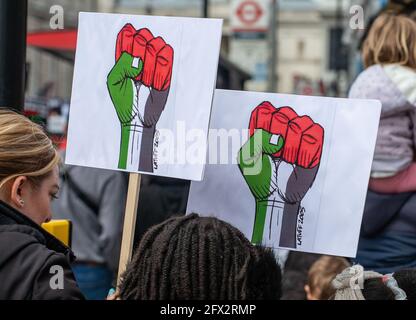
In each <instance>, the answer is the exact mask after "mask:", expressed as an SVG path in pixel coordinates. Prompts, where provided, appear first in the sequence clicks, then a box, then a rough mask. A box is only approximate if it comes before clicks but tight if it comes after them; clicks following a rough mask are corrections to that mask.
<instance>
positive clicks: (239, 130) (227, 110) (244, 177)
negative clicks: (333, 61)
mask: <svg viewBox="0 0 416 320" xmlns="http://www.w3.org/2000/svg"><path fill="white" fill-rule="evenodd" d="M380 111H381V103H380V102H379V101H376V100H352V99H339V98H326V97H312V96H296V95H286V94H269V93H255V92H239V91H226V90H216V92H215V96H214V103H213V110H212V117H211V126H210V127H211V129H210V130H211V131H210V135H209V149H208V159H207V160H208V163H207V166H206V169H205V175H204V180H203V181H202V182H192V184H191V190H190V194H189V200H188V208H187V212H188V213H190V212H196V213H199V214H201V215H209V216H216V217H218V218H220V219H223V220H225V221H227V222H229V223H231V224H232V225H234V226H236V227H237V228H239V229H240V230H241V231H242V232H243V233H244V234H245V235H246V236H247V238H249V239H250V240H251V241H252V242H253V243H256V244H263V245H266V246H270V247H274V248H288V249H291V250H298V251H305V252H314V253H322V254H331V255H339V256H347V257H354V256H355V255H356V250H357V244H358V238H359V232H360V226H361V221H362V214H363V210H364V202H365V197H366V192H367V186H368V181H369V176H370V169H371V163H372V159H373V153H374V148H375V143H376V136H377V130H378V124H379V119H380Z"/></svg>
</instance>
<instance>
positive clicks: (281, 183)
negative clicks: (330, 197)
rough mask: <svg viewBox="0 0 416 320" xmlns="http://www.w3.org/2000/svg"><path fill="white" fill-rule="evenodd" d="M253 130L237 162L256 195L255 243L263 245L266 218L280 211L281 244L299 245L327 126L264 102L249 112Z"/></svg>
mask: <svg viewBox="0 0 416 320" xmlns="http://www.w3.org/2000/svg"><path fill="white" fill-rule="evenodd" d="M249 132H250V138H249V140H248V141H247V142H246V143H245V144H244V145H243V146H242V147H241V149H240V151H239V154H238V162H239V167H240V170H241V172H242V174H243V176H244V179H245V180H246V182H247V184H248V186H249V188H250V191H251V192H252V194H253V196H254V197H255V199H256V215H255V221H254V229H253V235H252V242H253V243H256V244H260V243H262V241H263V236H264V230H265V227H266V223H270V222H269V221H271V218H270V220H268V221H266V216H271V215H273V213H277V212H279V210H282V212H283V217H282V226H281V232H280V239H279V246H281V247H287V248H296V244H297V242H296V229H297V221H298V214H299V209H300V206H301V201H302V199H303V198H304V196H305V195H306V193H307V191H308V190H309V189H310V187H311V186H312V184H313V182H314V180H315V177H316V174H317V172H318V168H319V164H320V160H321V155H322V146H323V142H324V129H323V128H322V127H321V126H320V125H319V124H317V123H315V122H314V121H313V120H312V119H311V118H310V117H308V116H299V115H298V114H297V113H296V112H295V111H294V110H293V109H292V108H290V107H281V108H278V109H277V108H275V107H274V106H273V105H272V104H271V103H270V102H263V103H261V104H260V105H259V106H257V107H256V108H255V109H254V110H253V112H252V113H251V118H250V124H249ZM267 227H268V229H269V230H270V228H271V226H267Z"/></svg>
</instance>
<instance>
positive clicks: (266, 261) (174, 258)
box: [119, 214, 281, 300]
mask: <svg viewBox="0 0 416 320" xmlns="http://www.w3.org/2000/svg"><path fill="white" fill-rule="evenodd" d="M280 296H281V270H280V267H279V265H278V264H277V262H276V258H275V256H274V254H273V252H272V251H271V250H270V249H266V248H263V247H260V246H254V245H252V244H251V243H250V242H249V241H248V240H247V238H246V237H245V236H244V235H243V234H242V233H241V232H240V231H239V230H237V229H236V228H234V227H233V226H231V225H230V224H228V223H226V222H224V221H221V220H219V219H217V218H212V217H199V216H198V215H197V214H190V215H187V216H182V217H174V218H170V219H168V220H166V221H165V222H163V223H161V224H159V225H156V226H154V227H152V228H151V229H149V230H148V231H147V232H146V233H145V234H144V236H143V238H142V239H141V241H140V243H139V245H138V248H137V251H136V252H135V254H134V256H133V259H132V261H131V262H130V263H129V264H128V265H127V269H126V271H125V273H124V274H123V276H122V281H121V284H120V286H119V297H120V299H123V300H124V299H126V300H127V299H135V300H147V299H152V300H159V299H178V300H188V299H195V300H198V299H221V300H222V299H232V300H240V299H279V298H280Z"/></svg>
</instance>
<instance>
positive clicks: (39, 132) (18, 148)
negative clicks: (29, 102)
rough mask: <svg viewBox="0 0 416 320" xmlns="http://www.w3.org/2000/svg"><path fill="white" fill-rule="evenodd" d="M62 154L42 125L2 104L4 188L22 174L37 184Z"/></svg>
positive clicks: (0, 135) (0, 142)
mask: <svg viewBox="0 0 416 320" xmlns="http://www.w3.org/2000/svg"><path fill="white" fill-rule="evenodd" d="M59 161H60V156H59V154H58V152H57V150H56V149H55V147H54V146H53V144H52V141H51V140H50V139H49V138H48V136H47V135H46V133H45V132H44V130H43V129H42V127H41V126H39V125H37V124H35V123H34V122H32V121H31V120H29V119H28V118H26V117H25V116H23V115H21V114H18V113H16V112H14V111H11V110H7V109H5V108H0V189H1V188H2V187H3V186H4V185H5V183H6V182H8V181H10V180H12V179H13V178H16V177H18V176H27V177H28V178H29V180H30V181H31V182H32V183H33V184H34V185H35V186H36V185H38V184H39V183H40V182H41V180H42V179H43V178H44V177H46V176H47V175H48V174H49V173H50V172H51V171H52V170H53V168H54V167H55V166H56V165H57V164H58V163H59Z"/></svg>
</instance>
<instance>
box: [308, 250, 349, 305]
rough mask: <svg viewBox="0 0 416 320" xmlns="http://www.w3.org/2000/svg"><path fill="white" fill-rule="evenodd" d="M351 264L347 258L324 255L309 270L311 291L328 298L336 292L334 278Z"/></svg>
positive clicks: (320, 296) (319, 296) (325, 298)
mask: <svg viewBox="0 0 416 320" xmlns="http://www.w3.org/2000/svg"><path fill="white" fill-rule="evenodd" d="M349 266H350V264H349V263H348V261H347V260H346V259H345V258H341V257H333V256H322V257H320V258H319V259H318V260H316V261H315V263H314V264H313V265H312V266H311V268H310V269H309V272H308V285H309V288H310V291H311V293H313V294H314V295H316V296H317V298H319V299H320V300H328V299H329V298H330V297H332V296H333V295H334V294H335V288H333V287H332V284H331V283H332V280H333V279H334V278H335V277H336V275H337V274H339V273H341V272H342V271H343V270H344V269H345V268H348V267H349Z"/></svg>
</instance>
